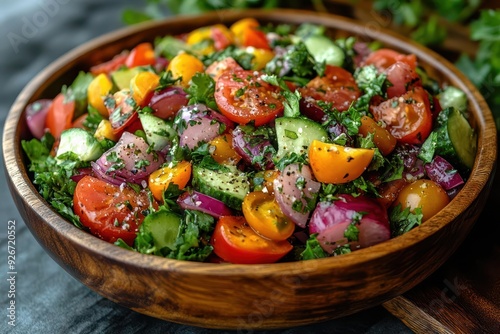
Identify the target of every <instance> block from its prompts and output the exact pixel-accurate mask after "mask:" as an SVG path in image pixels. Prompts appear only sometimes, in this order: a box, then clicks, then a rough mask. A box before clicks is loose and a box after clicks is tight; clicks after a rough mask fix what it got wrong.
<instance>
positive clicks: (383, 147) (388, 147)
mask: <svg viewBox="0 0 500 334" xmlns="http://www.w3.org/2000/svg"><path fill="white" fill-rule="evenodd" d="M359 133H360V134H361V135H362V136H363V137H366V136H368V134H369V133H371V134H373V142H374V143H375V145H377V147H378V149H379V150H380V152H381V153H382V154H383V155H388V154H389V153H391V152H392V150H393V149H394V148H395V147H396V144H397V142H398V140H397V139H396V137H394V136H393V135H392V134H391V133H390V132H389V130H387V129H385V128H383V127H381V126H380V125H378V123H377V122H376V121H375V120H374V119H373V118H371V117H368V116H363V117H361V126H360V127H359Z"/></svg>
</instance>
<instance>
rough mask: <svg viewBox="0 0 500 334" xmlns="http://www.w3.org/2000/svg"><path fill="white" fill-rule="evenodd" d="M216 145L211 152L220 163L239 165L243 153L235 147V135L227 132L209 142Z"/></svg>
mask: <svg viewBox="0 0 500 334" xmlns="http://www.w3.org/2000/svg"><path fill="white" fill-rule="evenodd" d="M209 145H210V146H213V147H214V151H213V152H212V153H211V154H210V155H211V156H212V158H214V160H215V161H217V162H218V163H220V164H227V165H237V164H238V162H240V160H241V155H239V154H238V152H236V150H235V149H234V147H233V135H232V134H230V133H226V134H223V135H220V136H217V137H215V138H214V139H212V140H211V141H210V142H209Z"/></svg>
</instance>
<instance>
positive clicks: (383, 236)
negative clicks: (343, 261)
mask: <svg viewBox="0 0 500 334" xmlns="http://www.w3.org/2000/svg"><path fill="white" fill-rule="evenodd" d="M338 198H339V199H338V200H336V201H334V202H332V203H329V202H320V203H318V205H317V206H316V209H315V210H314V212H313V214H312V216H311V220H310V222H309V233H311V234H313V233H318V237H317V238H318V241H319V243H320V245H321V247H322V248H323V249H324V250H325V251H326V252H328V253H332V252H334V251H335V249H336V248H337V247H340V246H343V245H345V244H347V243H349V245H350V248H351V250H356V249H358V248H364V247H369V246H372V245H375V244H378V243H380V242H382V241H386V240H388V239H389V238H390V237H391V231H390V226H389V218H388V216H387V212H386V210H385V208H383V207H382V206H381V205H380V204H379V203H378V202H377V201H376V200H373V199H371V198H368V197H365V196H362V195H361V196H358V197H354V196H352V195H349V194H341V195H338ZM359 213H362V217H361V219H360V220H359V221H358V222H357V223H355V226H356V227H357V228H358V231H359V234H358V240H357V241H353V240H351V241H349V240H348V239H347V238H346V236H345V231H346V229H347V228H348V227H349V225H350V224H351V223H353V217H354V215H355V214H359Z"/></svg>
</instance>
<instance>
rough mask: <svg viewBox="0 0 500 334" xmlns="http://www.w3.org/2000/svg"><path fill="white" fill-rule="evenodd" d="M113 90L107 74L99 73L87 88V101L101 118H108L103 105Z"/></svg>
mask: <svg viewBox="0 0 500 334" xmlns="http://www.w3.org/2000/svg"><path fill="white" fill-rule="evenodd" d="M112 89H113V82H112V81H111V79H109V77H108V75H107V74H104V73H101V74H99V75H98V76H96V77H95V78H94V79H92V81H91V82H90V84H89V86H88V87H87V99H88V102H89V104H90V105H91V106H92V107H94V108H95V109H96V110H97V111H98V112H99V114H101V115H102V116H105V117H106V116H108V110H107V109H106V106H105V105H104V98H105V97H106V95H107V94H108V93H109V92H111V90H112Z"/></svg>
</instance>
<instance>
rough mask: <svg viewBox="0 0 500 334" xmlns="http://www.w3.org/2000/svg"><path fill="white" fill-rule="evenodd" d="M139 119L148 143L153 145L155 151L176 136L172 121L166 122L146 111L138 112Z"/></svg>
mask: <svg viewBox="0 0 500 334" xmlns="http://www.w3.org/2000/svg"><path fill="white" fill-rule="evenodd" d="M139 119H140V121H141V124H142V128H143V129H144V133H145V134H146V140H147V142H148V144H149V145H153V147H154V149H155V150H157V151H159V150H161V149H163V148H164V147H165V146H167V145H168V144H170V143H172V140H174V138H175V137H176V136H177V132H176V131H175V130H174V128H173V122H168V121H166V120H164V119H162V118H160V117H157V116H154V115H152V114H147V113H140V114H139Z"/></svg>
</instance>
